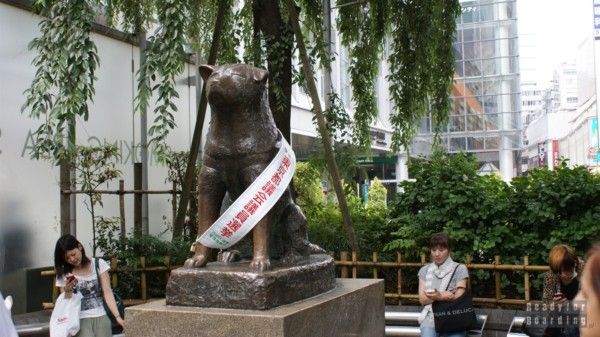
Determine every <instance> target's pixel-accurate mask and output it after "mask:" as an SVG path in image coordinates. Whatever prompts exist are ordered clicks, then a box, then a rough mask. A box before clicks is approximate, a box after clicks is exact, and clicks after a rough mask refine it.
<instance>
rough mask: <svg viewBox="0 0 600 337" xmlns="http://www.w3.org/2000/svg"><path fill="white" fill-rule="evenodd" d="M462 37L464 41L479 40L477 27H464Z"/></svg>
mask: <svg viewBox="0 0 600 337" xmlns="http://www.w3.org/2000/svg"><path fill="white" fill-rule="evenodd" d="M463 38H464V41H465V42H472V41H479V40H480V37H479V28H465V29H464V30H463Z"/></svg>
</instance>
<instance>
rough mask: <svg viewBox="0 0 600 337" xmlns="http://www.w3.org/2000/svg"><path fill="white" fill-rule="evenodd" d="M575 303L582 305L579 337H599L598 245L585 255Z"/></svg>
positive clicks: (599, 254) (599, 255)
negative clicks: (579, 287) (579, 288)
mask: <svg viewBox="0 0 600 337" xmlns="http://www.w3.org/2000/svg"><path fill="white" fill-rule="evenodd" d="M575 301H576V303H583V304H584V307H583V309H582V311H581V323H582V324H581V328H580V329H579V331H580V334H581V337H600V244H596V245H595V246H594V247H592V249H590V251H589V252H588V253H587V255H586V259H585V267H584V269H583V275H582V276H581V290H580V291H579V293H578V294H577V296H576V297H575ZM584 320H585V321H584Z"/></svg>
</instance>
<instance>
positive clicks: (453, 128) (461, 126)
mask: <svg viewBox="0 0 600 337" xmlns="http://www.w3.org/2000/svg"><path fill="white" fill-rule="evenodd" d="M448 131H449V132H463V131H465V116H464V115H451V116H450V119H449V123H448Z"/></svg>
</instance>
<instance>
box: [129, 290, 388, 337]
mask: <svg viewBox="0 0 600 337" xmlns="http://www.w3.org/2000/svg"><path fill="white" fill-rule="evenodd" d="M125 326H126V327H127V329H126V336H127V337H233V336H235V337H350V336H356V337H383V336H384V334H385V319H384V286H383V281H382V280H367V279H337V280H336V286H335V288H334V289H332V290H331V291H329V292H326V293H324V294H320V295H317V296H314V297H311V298H308V299H305V300H302V301H298V302H295V303H292V304H287V305H282V306H279V307H276V308H273V309H269V310H240V309H219V308H197V307H183V306H172V305H166V304H165V300H158V301H154V302H149V303H146V304H142V305H138V306H133V307H128V308H127V309H126V314H125Z"/></svg>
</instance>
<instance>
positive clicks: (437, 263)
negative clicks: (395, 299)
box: [419, 233, 469, 337]
mask: <svg viewBox="0 0 600 337" xmlns="http://www.w3.org/2000/svg"><path fill="white" fill-rule="evenodd" d="M429 248H430V249H431V259H432V260H433V262H432V263H430V264H427V265H425V266H423V267H422V268H421V269H420V270H419V302H421V304H422V305H424V306H425V307H424V308H423V311H422V312H421V316H420V317H419V323H420V329H421V336H422V337H442V336H445V337H464V336H465V335H466V333H467V332H466V331H461V332H453V333H446V334H439V333H437V332H436V331H435V322H434V318H433V312H432V310H431V303H433V302H435V301H452V300H454V299H457V298H459V297H460V296H461V295H462V294H464V292H465V289H466V287H467V279H468V278H469V271H468V270H467V267H466V266H465V265H464V264H459V265H458V266H456V264H455V263H454V261H452V258H451V257H450V248H451V246H450V238H448V235H446V234H444V233H436V234H433V235H432V236H431V239H430V240H429ZM455 268H456V271H454V269H455ZM450 278H451V279H450ZM446 289H448V290H446Z"/></svg>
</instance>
